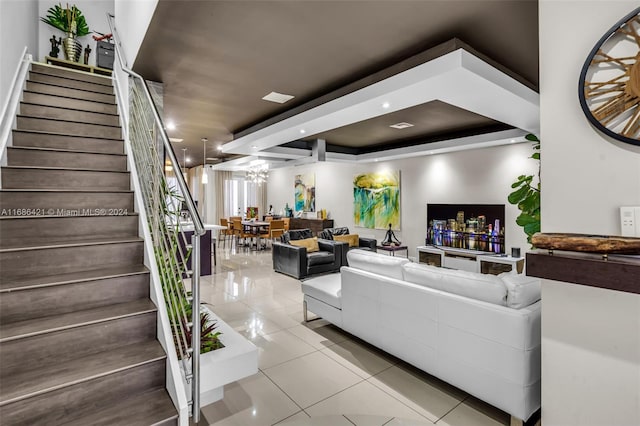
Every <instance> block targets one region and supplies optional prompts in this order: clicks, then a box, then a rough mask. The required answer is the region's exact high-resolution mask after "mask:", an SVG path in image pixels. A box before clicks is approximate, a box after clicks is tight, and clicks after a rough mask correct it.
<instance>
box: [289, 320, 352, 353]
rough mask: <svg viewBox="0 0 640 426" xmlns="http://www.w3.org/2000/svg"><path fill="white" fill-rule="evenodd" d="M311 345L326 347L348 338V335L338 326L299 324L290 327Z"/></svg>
mask: <svg viewBox="0 0 640 426" xmlns="http://www.w3.org/2000/svg"><path fill="white" fill-rule="evenodd" d="M288 330H289V332H290V333H292V334H295V335H296V336H298V337H299V338H301V339H302V340H304V341H305V342H307V343H308V344H310V345H311V346H313V347H314V348H317V349H325V348H326V347H328V346H332V345H335V344H336V343H340V342H344V341H345V340H347V338H348V337H347V335H346V334H345V333H344V332H342V331H341V330H340V329H338V328H337V327H334V326H331V325H326V326H324V327H318V328H309V327H306V326H305V325H298V326H296V327H292V328H289V329H288Z"/></svg>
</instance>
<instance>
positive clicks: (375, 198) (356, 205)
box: [353, 170, 400, 230]
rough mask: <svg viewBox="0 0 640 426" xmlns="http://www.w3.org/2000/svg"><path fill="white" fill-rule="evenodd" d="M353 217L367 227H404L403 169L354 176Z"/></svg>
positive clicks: (357, 223) (359, 224) (359, 223)
mask: <svg viewBox="0 0 640 426" xmlns="http://www.w3.org/2000/svg"><path fill="white" fill-rule="evenodd" d="M353 220H354V222H355V225H356V226H361V227H363V228H375V229H388V227H389V224H391V228H392V229H394V230H399V229H400V171H399V170H394V171H389V172H378V173H363V174H359V175H356V176H355V177H354V178H353Z"/></svg>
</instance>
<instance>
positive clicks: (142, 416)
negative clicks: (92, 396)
mask: <svg viewBox="0 0 640 426" xmlns="http://www.w3.org/2000/svg"><path fill="white" fill-rule="evenodd" d="M177 424H178V412H177V411H176V409H175V407H174V406H173V402H171V398H170V397H169V394H168V393H167V391H166V390H165V389H155V390H151V391H149V392H145V393H143V394H139V395H136V396H135V397H132V398H126V399H123V400H121V401H119V402H117V403H113V404H111V405H110V406H109V407H107V408H104V409H102V410H97V411H95V412H94V413H92V414H91V415H89V416H86V417H82V418H80V419H77V420H75V421H72V422H69V423H65V425H67V426H85V425H92V426H149V425H154V426H170V425H177Z"/></svg>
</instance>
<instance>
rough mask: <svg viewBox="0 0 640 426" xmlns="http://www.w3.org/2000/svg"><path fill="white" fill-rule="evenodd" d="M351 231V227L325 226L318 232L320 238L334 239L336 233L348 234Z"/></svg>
mask: <svg viewBox="0 0 640 426" xmlns="http://www.w3.org/2000/svg"><path fill="white" fill-rule="evenodd" d="M348 233H349V228H347V227H346V226H343V227H341V228H325V229H323V230H322V231H320V233H319V234H318V238H322V239H323V240H333V239H334V238H333V237H334V236H335V235H347V234H348Z"/></svg>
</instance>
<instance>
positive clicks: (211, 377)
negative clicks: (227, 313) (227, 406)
mask: <svg viewBox="0 0 640 426" xmlns="http://www.w3.org/2000/svg"><path fill="white" fill-rule="evenodd" d="M202 310H205V311H208V312H209V315H210V316H211V318H212V319H215V320H216V322H217V324H218V328H217V329H216V331H220V332H221V333H222V335H221V336H220V341H221V342H222V344H223V345H224V348H222V349H217V350H215V351H212V352H207V353H206V354H201V355H200V406H202V407H204V406H205V405H209V404H211V403H213V402H216V401H219V400H221V399H222V398H223V397H224V385H226V384H229V383H232V382H235V381H237V380H240V379H243V378H245V377H248V376H251V375H253V374H256V373H257V372H258V348H257V347H256V346H255V345H254V344H253V343H251V342H250V341H248V340H247V339H245V338H244V337H242V335H240V334H239V333H238V332H237V331H235V330H234V329H233V328H231V327H229V325H227V323H225V322H224V321H222V320H221V319H219V318H218V317H217V316H216V314H215V313H213V312H212V311H211V310H210V309H209V308H208V307H204V306H203V307H202ZM182 368H184V367H182ZM183 379H184V375H183ZM185 388H186V389H187V396H188V397H189V399H191V383H186V382H185Z"/></svg>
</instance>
